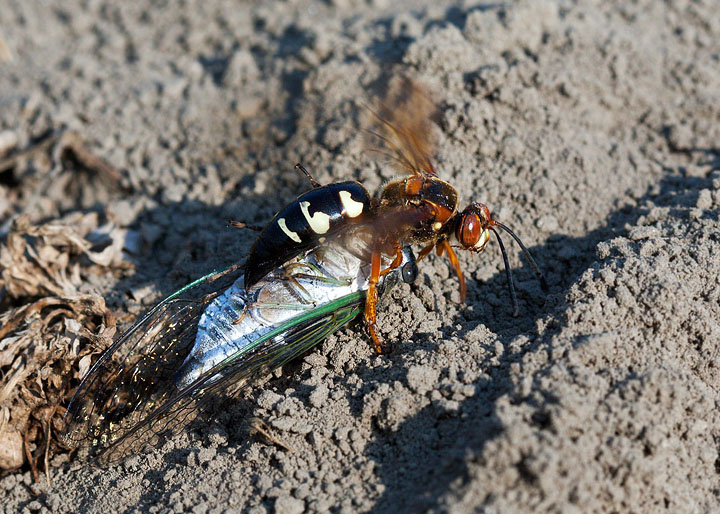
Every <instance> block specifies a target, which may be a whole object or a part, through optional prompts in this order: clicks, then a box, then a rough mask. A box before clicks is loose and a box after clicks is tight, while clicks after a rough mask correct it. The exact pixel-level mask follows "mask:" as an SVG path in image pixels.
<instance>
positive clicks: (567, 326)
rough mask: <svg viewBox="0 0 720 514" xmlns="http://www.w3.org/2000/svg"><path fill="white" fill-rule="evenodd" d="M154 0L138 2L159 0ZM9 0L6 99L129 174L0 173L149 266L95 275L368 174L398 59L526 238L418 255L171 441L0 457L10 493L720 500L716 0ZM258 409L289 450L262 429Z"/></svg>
mask: <svg viewBox="0 0 720 514" xmlns="http://www.w3.org/2000/svg"><path fill="white" fill-rule="evenodd" d="M141 4H142V5H141ZM406 4H407V5H408V7H406V8H403V9H402V10H400V9H398V8H394V7H393V3H392V2H388V1H386V0H373V1H370V2H367V3H366V2H363V1H356V0H335V1H332V2H329V3H315V2H308V1H303V0H298V1H292V0H291V1H286V2H266V3H262V4H260V3H258V4H250V3H240V2H231V1H222V0H212V1H203V2H200V1H197V2H196V1H185V2H177V3H176V2H165V1H149V2H123V3H122V5H121V4H120V3H117V2H111V1H108V0H63V1H42V2H41V1H29V2H28V1H25V0H5V2H4V3H3V7H2V8H1V9H0V36H1V41H2V45H1V46H0V60H1V61H2V62H0V130H3V131H10V132H11V133H12V135H13V136H14V137H16V139H17V146H18V147H19V148H22V147H25V146H27V145H29V144H30V143H31V142H32V141H33V138H36V137H37V136H38V135H40V134H42V133H44V132H46V131H47V130H49V129H52V130H59V129H70V130H74V131H76V132H78V133H79V134H80V135H81V137H82V138H83V139H84V140H85V141H86V142H87V143H88V146H89V147H90V148H91V149H92V150H93V152H95V153H96V154H97V155H98V156H100V157H102V158H103V159H105V160H107V161H108V162H109V163H112V165H113V166H115V167H116V168H117V169H118V170H120V171H121V173H122V175H123V177H124V179H123V180H124V181H125V185H126V186H127V187H128V188H129V191H130V192H128V193H122V192H118V191H113V190H110V189H108V188H107V187H105V186H104V185H103V182H102V181H98V180H95V179H94V178H92V177H86V176H83V177H81V178H80V179H78V178H77V175H76V174H75V175H73V173H75V172H73V171H68V170H60V171H59V172H58V173H59V175H58V179H57V180H53V182H52V184H51V185H50V186H49V187H47V188H45V189H44V190H42V194H40V195H37V194H35V195H34V194H33V191H36V189H33V187H34V186H33V184H34V182H33V180H35V181H37V180H40V179H38V178H37V177H34V176H33V175H32V173H30V174H29V175H28V176H27V177H24V178H23V180H18V178H17V177H14V176H11V175H10V174H8V173H0V228H1V231H2V232H4V233H5V232H7V229H8V227H9V221H10V220H11V219H12V218H14V217H15V216H16V215H18V214H22V213H27V214H29V215H30V216H31V217H32V219H33V220H34V221H42V220H47V219H50V218H54V217H57V216H60V215H63V214H65V213H67V212H70V211H75V210H80V209H89V208H101V209H103V210H105V211H106V212H107V213H109V214H110V215H111V216H113V217H114V218H115V219H116V220H117V222H118V223H119V224H120V225H121V226H123V227H129V228H131V229H133V230H136V231H138V232H139V233H140V234H141V236H142V251H140V253H139V254H138V255H137V256H136V262H137V266H136V270H135V272H134V273H133V274H131V275H130V276H128V277H126V278H123V279H121V280H119V281H113V280H109V279H108V280H104V281H103V280H97V281H96V282H95V283H92V284H87V285H86V286H84V287H85V289H86V292H94V293H97V294H100V295H102V296H103V297H105V298H106V300H107V302H108V305H109V306H110V307H111V308H112V309H113V310H114V311H115V312H116V313H117V314H118V315H119V316H122V315H123V314H127V313H128V312H129V313H131V314H137V313H138V312H141V311H142V310H144V309H146V308H147V307H148V306H150V305H152V304H153V303H154V302H155V301H157V300H158V299H160V298H161V297H162V296H163V295H166V294H168V293H169V292H171V291H173V290H174V289H176V288H178V287H179V286H181V285H183V284H185V283H187V282H188V281H189V280H191V279H193V278H196V277H198V276H200V275H201V274H203V273H205V272H207V271H209V270H210V269H213V268H215V267H217V266H218V265H221V264H227V263H230V262H233V261H235V260H237V259H239V258H241V257H242V256H243V255H244V253H245V252H246V251H247V249H248V247H249V245H250V244H251V241H252V234H246V233H244V232H242V231H237V230H233V229H228V228H227V227H226V225H225V220H226V219H227V218H234V219H242V220H247V221H250V222H255V223H262V222H263V221H265V220H267V219H269V218H270V217H271V216H272V214H273V213H274V212H275V211H276V210H277V209H278V208H280V207H282V206H283V205H284V204H285V203H287V202H288V201H290V200H291V199H293V198H294V197H295V196H296V195H297V194H299V193H300V192H302V191H304V190H305V189H307V184H306V183H305V182H304V179H303V178H302V177H301V176H299V174H297V173H296V172H295V171H293V168H292V167H293V165H294V163H295V162H296V161H298V160H302V161H303V162H304V163H305V164H306V166H307V167H308V168H310V169H311V170H313V172H314V173H315V174H316V177H317V178H318V180H320V181H321V182H330V181H338V180H346V179H352V178H357V179H360V180H362V181H363V182H364V183H365V184H366V185H367V187H368V188H370V189H377V188H378V187H379V186H380V184H381V182H382V181H383V180H385V179H387V178H390V177H392V176H393V175H394V174H395V171H394V170H393V169H392V168H391V167H389V166H387V165H386V164H385V163H383V162H382V161H380V162H378V161H377V160H376V159H375V158H374V157H373V156H372V155H369V154H368V153H367V152H366V151H365V150H364V148H365V147H364V144H363V137H362V134H361V133H360V131H359V118H360V116H359V110H358V102H357V100H358V99H363V98H366V94H367V93H366V92H367V91H368V90H372V88H373V87H374V86H375V85H377V83H378V82H382V81H383V80H384V79H383V77H384V76H385V75H386V74H387V73H391V72H393V71H394V70H397V69H399V70H406V71H407V72H410V73H412V74H413V75H415V76H417V77H419V78H420V80H421V81H422V82H423V83H424V84H425V85H426V86H427V87H428V88H430V89H431V90H432V91H434V92H435V95H436V97H437V99H438V101H439V102H440V106H441V110H442V119H441V122H440V123H439V125H438V127H437V129H436V135H437V139H438V152H437V162H438V168H439V170H440V175H441V177H443V178H445V179H447V180H450V181H451V182H452V183H453V184H454V185H455V186H456V187H457V188H458V190H459V191H460V192H461V194H462V196H463V199H464V200H463V203H464V202H467V201H471V200H474V201H482V202H485V203H487V204H488V205H490V206H491V207H492V208H493V209H494V210H495V212H496V213H497V215H498V218H499V219H501V220H502V221H505V222H506V223H507V224H509V225H510V226H511V227H513V228H514V229H515V231H516V232H517V233H518V234H519V235H520V236H521V237H522V238H523V239H524V241H525V243H526V244H527V245H528V246H529V248H530V250H531V252H532V253H533V255H534V256H535V257H536V259H537V260H538V263H539V264H540V266H541V267H542V269H543V270H544V271H545V273H546V275H547V279H548V282H549V283H550V286H551V287H550V292H549V294H547V295H543V294H542V292H541V290H540V288H539V287H538V285H537V283H536V281H535V280H534V278H533V275H532V273H531V271H530V270H529V268H527V266H525V265H524V264H523V262H522V261H521V260H520V258H519V256H518V252H517V249H516V248H514V247H513V248H512V250H511V262H512V263H513V266H514V267H515V268H516V279H517V281H518V286H519V297H520V302H521V315H520V316H519V317H517V318H513V317H512V316H511V307H510V302H509V297H508V293H507V290H506V288H505V278H504V274H503V271H502V260H501V258H500V254H499V251H498V249H497V246H496V245H495V244H494V242H491V245H490V247H489V248H488V249H487V250H486V251H485V253H483V254H482V255H480V256H473V255H470V254H463V255H461V256H460V259H461V262H462V265H463V268H464V269H465V271H466V274H467V277H468V293H469V294H468V300H467V302H466V304H464V305H461V304H458V303H457V299H458V296H459V295H458V290H457V282H456V281H455V279H454V277H453V276H452V274H451V273H450V271H449V270H448V267H447V264H446V263H445V262H443V261H440V260H438V259H432V258H431V259H429V260H428V261H427V262H423V263H422V266H421V275H420V277H419V280H418V282H417V284H415V285H413V286H412V287H411V286H403V287H402V288H400V289H399V290H397V291H396V292H394V293H393V298H392V301H391V302H388V303H389V305H388V306H386V307H385V308H384V310H383V311H382V313H381V332H382V333H383V336H384V338H385V339H387V340H391V341H393V342H394V351H393V352H392V353H391V354H390V355H388V356H377V355H375V353H374V351H373V349H372V347H371V344H370V343H369V341H368V339H367V337H365V336H364V335H363V332H362V330H360V329H359V328H358V327H356V328H351V329H348V330H345V331H342V332H340V333H339V334H337V335H336V336H333V337H331V338H330V339H329V340H328V341H327V342H325V343H324V344H322V345H321V346H320V347H319V348H317V349H316V350H315V351H314V352H312V353H311V354H309V355H308V356H306V357H305V358H304V359H303V360H301V361H300V362H296V363H294V364H292V365H289V366H286V367H285V369H284V370H283V372H282V374H280V375H279V376H276V377H274V378H272V379H271V380H269V381H267V382H266V383H264V384H261V385H259V386H257V387H253V388H249V389H248V390H246V391H245V394H244V395H243V396H241V397H240V398H239V399H237V400H233V401H229V402H226V403H225V404H224V405H222V406H220V408H218V409H217V413H216V414H215V416H213V417H212V418H211V419H206V420H203V421H202V422H200V423H195V424H194V425H192V426H191V427H189V428H188V429H187V430H186V431H184V432H183V433H181V434H179V435H178V436H177V437H175V438H174V439H172V440H170V441H168V442H167V443H166V444H165V445H164V446H163V447H162V448H161V449H158V450H151V451H148V452H147V453H144V454H141V455H137V456H135V457H132V458H130V459H129V460H128V461H126V462H124V463H122V464H120V465H117V466H113V467H110V468H108V469H97V468H93V467H90V466H88V465H87V464H83V463H82V462H77V461H76V462H72V463H62V462H61V459H58V461H57V462H55V466H54V467H53V468H52V473H51V475H52V484H51V485H49V486H48V485H47V483H46V482H45V481H44V480H42V481H41V483H40V484H37V485H33V480H32V476H31V474H30V472H25V473H23V474H11V475H8V476H5V477H4V478H2V480H0V497H1V498H2V501H0V503H1V504H2V505H4V509H5V511H6V512H17V511H30V512H34V511H44V512H47V511H52V512H70V511H82V512H114V511H123V512H135V511H141V512H183V511H193V512H222V511H241V510H242V511H248V512H253V513H260V512H266V511H274V512H278V513H299V512H302V511H304V510H310V511H318V512H322V511H333V512H356V511H377V512H407V511H423V510H432V511H451V512H472V511H478V510H482V509H486V510H487V512H530V511H539V512H630V511H632V512H657V511H660V510H667V511H670V512H713V511H714V512H717V511H718V510H720V474H719V473H720V457H719V453H718V451H719V445H720V442H719V441H720V428H719V427H720V414H719V412H720V411H718V401H719V400H720V397H719V396H718V393H719V392H720V370H719V369H718V344H719V341H720V293H719V291H720V288H719V287H718V286H719V285H720V284H719V283H718V280H719V279H718V277H719V276H720V235H719V234H720V232H719V231H718V212H719V208H720V43H719V42H720V11H718V9H717V4H716V2H714V0H697V1H681V0H676V1H670V0H668V1H666V2H660V1H650V0H645V1H638V2H632V3H631V2H626V1H615V2H589V1H582V0H580V1H577V2H563V1H560V2H551V1H530V0H528V1H521V2H507V3H503V4H494V3H476V2H473V1H465V2H459V3H457V4H451V3H449V2H424V1H417V2H406ZM249 416H259V417H260V418H262V419H264V420H266V421H267V422H268V423H269V425H270V426H271V427H273V429H274V430H275V431H276V434H277V435H278V436H279V437H280V438H282V439H283V440H284V441H285V442H287V444H289V445H290V446H291V447H292V448H293V449H294V450H295V451H294V453H290V452H288V451H286V450H284V449H282V448H279V447H277V446H274V445H272V444H268V443H267V442H266V441H264V440H262V439H259V438H257V437H251V436H248V434H247V431H246V430H243V429H241V428H240V427H242V426H243V423H242V420H243V419H246V418H247V417H249Z"/></svg>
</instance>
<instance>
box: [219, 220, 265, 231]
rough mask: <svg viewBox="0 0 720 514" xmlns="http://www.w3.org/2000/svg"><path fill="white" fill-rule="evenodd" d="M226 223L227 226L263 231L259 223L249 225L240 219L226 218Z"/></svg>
mask: <svg viewBox="0 0 720 514" xmlns="http://www.w3.org/2000/svg"><path fill="white" fill-rule="evenodd" d="M227 224H228V226H230V227H233V228H247V229H249V230H254V231H255V232H262V231H263V227H261V226H260V225H251V224H249V223H244V222H242V221H235V220H228V222H227Z"/></svg>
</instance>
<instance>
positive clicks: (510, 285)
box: [490, 227, 520, 316]
mask: <svg viewBox="0 0 720 514" xmlns="http://www.w3.org/2000/svg"><path fill="white" fill-rule="evenodd" d="M490 230H492V231H493V234H495V237H496V238H497V241H498V244H500V252H502V258H503V263H504V264H505V276H506V277H507V283H508V289H509V290H510V300H511V301H512V304H513V316H517V315H518V314H520V306H519V305H518V300H517V295H516V294H515V284H513V278H512V271H511V270H510V261H508V256H507V252H506V251H505V245H504V244H503V242H502V239H500V233H499V232H498V231H497V230H495V229H494V228H492V227H491V228H490Z"/></svg>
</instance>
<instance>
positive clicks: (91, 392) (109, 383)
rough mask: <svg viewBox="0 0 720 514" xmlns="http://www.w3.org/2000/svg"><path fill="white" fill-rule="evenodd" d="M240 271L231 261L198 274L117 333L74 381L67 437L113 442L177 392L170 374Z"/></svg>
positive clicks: (95, 443)
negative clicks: (207, 311)
mask: <svg viewBox="0 0 720 514" xmlns="http://www.w3.org/2000/svg"><path fill="white" fill-rule="evenodd" d="M241 274H242V267H241V266H240V265H233V266H230V267H228V268H226V269H224V270H221V271H217V272H213V273H210V274H208V275H206V276H204V277H201V278H200V279H198V280H196V281H194V282H192V283H191V284H189V285H187V286H185V287H183V288H182V289H180V290H179V291H177V292H175V293H174V294H172V295H171V296H169V297H168V298H166V299H165V300H163V301H162V302H160V303H159V304H158V305H156V306H155V307H154V308H153V309H151V310H150V311H149V312H148V313H147V314H145V315H144V316H143V317H142V318H141V319H140V320H139V321H137V322H136V323H135V324H134V325H133V326H132V327H131V328H130V329H128V330H127V331H125V332H124V333H123V334H122V335H120V337H119V338H118V339H117V340H116V341H115V342H114V343H113V344H112V345H111V346H110V347H109V348H108V349H107V350H105V352H103V354H102V355H101V356H100V357H99V359H98V360H97V362H95V364H94V365H93V366H92V367H91V368H90V370H89V371H88V373H87V375H86V376H85V377H84V378H83V379H82V381H81V383H80V385H79V386H78V389H77V391H76V392H75V395H74V396H73V398H72V400H71V402H70V404H69V406H68V409H67V412H66V415H65V425H66V426H65V435H64V436H65V440H66V442H67V443H69V444H71V445H73V446H89V447H94V448H103V447H108V446H111V445H112V443H113V441H114V440H116V439H118V438H121V437H123V436H126V435H128V434H132V433H134V432H135V431H136V425H137V424H138V423H139V421H140V420H141V419H142V418H144V417H147V416H148V415H149V413H151V412H152V411H153V410H154V409H153V407H155V406H159V405H162V404H165V403H168V402H172V401H173V398H174V397H175V396H176V391H175V390H173V387H171V386H172V381H171V378H172V375H173V374H174V373H175V371H176V370H177V367H178V366H180V364H181V363H182V362H183V359H184V358H185V356H186V355H187V353H188V352H189V351H190V348H191V347H192V345H193V344H194V341H195V332H196V330H197V324H198V321H199V319H200V317H201V315H202V313H203V311H204V309H205V308H206V307H207V305H208V304H209V303H210V302H211V301H212V300H214V299H215V298H216V297H217V296H218V294H219V293H220V292H221V291H223V290H225V289H227V287H229V286H230V285H231V284H232V283H233V282H234V281H235V280H236V279H237V277H238V276H240V275H241ZM178 414H180V413H179V412H178ZM190 414H192V413H188V415H190ZM189 421H190V418H189V417H188V418H187V420H186V422H189ZM175 422H176V423H181V422H182V419H177V420H176V421H175ZM158 428H159V427H158ZM159 431H160V430H159Z"/></svg>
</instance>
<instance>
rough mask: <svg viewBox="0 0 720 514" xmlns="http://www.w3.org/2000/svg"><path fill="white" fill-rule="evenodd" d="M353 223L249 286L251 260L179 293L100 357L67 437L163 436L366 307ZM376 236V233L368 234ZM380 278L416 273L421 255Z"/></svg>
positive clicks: (138, 439)
mask: <svg viewBox="0 0 720 514" xmlns="http://www.w3.org/2000/svg"><path fill="white" fill-rule="evenodd" d="M359 232H361V231H360V230H359V231H351V232H348V233H346V234H343V236H342V237H338V238H335V239H333V240H332V241H329V242H328V243H327V244H324V245H320V246H318V247H316V248H315V249H313V250H311V251H309V252H308V253H305V254H303V255H300V256H298V257H296V258H294V259H292V260H291V261H289V262H287V263H285V264H283V265H282V266H278V267H276V268H274V269H273V270H271V271H270V273H268V274H267V275H265V276H264V277H263V278H262V279H260V280H259V281H257V282H256V283H255V284H254V285H252V286H251V287H250V288H248V289H247V290H246V289H245V286H244V276H243V272H242V270H243V267H242V265H235V266H231V267H229V268H227V269H225V270H223V271H219V272H216V273H212V274H210V275H207V276H205V277H203V278H201V279H199V280H197V281H195V282H193V283H192V284H190V285H188V286H186V287H184V288H183V289H181V290H180V291H178V292H177V293H175V294H173V295H171V296H170V297H169V298H167V299H166V300H164V301H162V302H161V303H160V304H158V305H157V306H156V307H155V308H153V309H152V310H151V311H150V312H149V313H148V314H147V315H145V316H144V317H143V318H142V319H141V320H140V321H138V322H137V323H136V324H135V325H134V326H133V327H131V328H130V329H129V330H128V331H126V332H125V333H124V334H122V335H121V336H120V337H119V338H118V340H117V341H116V342H115V343H114V344H113V345H112V346H111V347H110V348H109V349H107V350H106V351H105V352H104V353H103V354H102V355H101V356H100V358H99V359H98V361H97V362H96V363H95V364H94V365H93V367H92V368H91V369H90V371H89V372H88V374H87V375H86V376H85V378H84V379H83V380H82V382H81V384H80V386H79V387H78V389H77V392H76V393H75V395H74V397H73V399H72V401H71V402H70V405H69V406H68V410H67V413H66V416H65V420H66V436H65V439H66V441H67V442H68V443H70V444H73V445H75V446H89V447H92V448H93V449H94V453H95V454H96V457H97V458H98V460H99V461H100V462H102V463H107V462H112V461H117V460H119V459H121V458H123V457H125V456H127V455H130V454H133V453H137V452H139V451H141V450H142V449H143V448H145V447H146V446H149V445H154V444H157V443H158V442H160V441H161V440H163V439H164V438H166V437H167V436H168V435H170V434H172V433H174V432H176V431H177V430H179V429H180V428H181V427H183V426H185V425H186V424H187V423H189V422H190V421H191V420H192V419H193V418H194V417H195V416H196V414H197V413H198V412H199V411H200V410H201V408H202V407H203V406H204V405H205V404H206V403H207V402H208V400H210V399H212V398H216V397H218V396H219V395H222V394H231V393H232V392H233V391H236V390H237V389H238V388H239V387H242V386H243V385H244V384H247V383H248V382H250V381H252V380H253V379H255V378H257V377H259V376H261V375H264V374H267V373H269V372H271V371H273V370H274V369H276V368H278V367H279V366H282V365H283V364H285V363H286V362H288V361H290V360H291V359H293V358H295V357H297V356H299V355H301V354H302V353H304V352H306V351H308V350H309V349H310V348H312V347H313V346H315V345H316V344H318V343H319V342H321V341H323V340H324V339H325V338H326V337H327V336H329V335H330V334H332V333H333V332H335V331H336V330H338V329H339V328H341V327H343V326H345V325H346V324H347V323H348V322H350V321H351V320H353V319H354V318H356V317H357V316H358V315H359V314H360V313H361V312H362V310H363V306H364V303H365V296H366V292H367V289H368V281H369V279H370V275H371V269H370V266H369V265H368V264H366V263H367V261H368V259H367V255H366V254H367V252H368V250H367V238H366V237H363V234H361V233H359ZM365 236H367V235H365ZM403 255H404V262H403V265H402V266H400V267H398V268H397V269H396V270H394V271H393V272H392V273H388V274H387V275H386V276H385V277H384V280H383V282H382V283H381V286H382V289H383V291H385V290H387V289H388V288H389V287H391V286H392V285H393V284H394V283H396V282H397V281H399V280H402V281H405V282H412V281H413V280H414V279H415V276H416V274H417V267H416V265H415V258H414V255H413V254H412V252H411V251H410V250H409V249H406V250H404V251H403Z"/></svg>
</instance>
